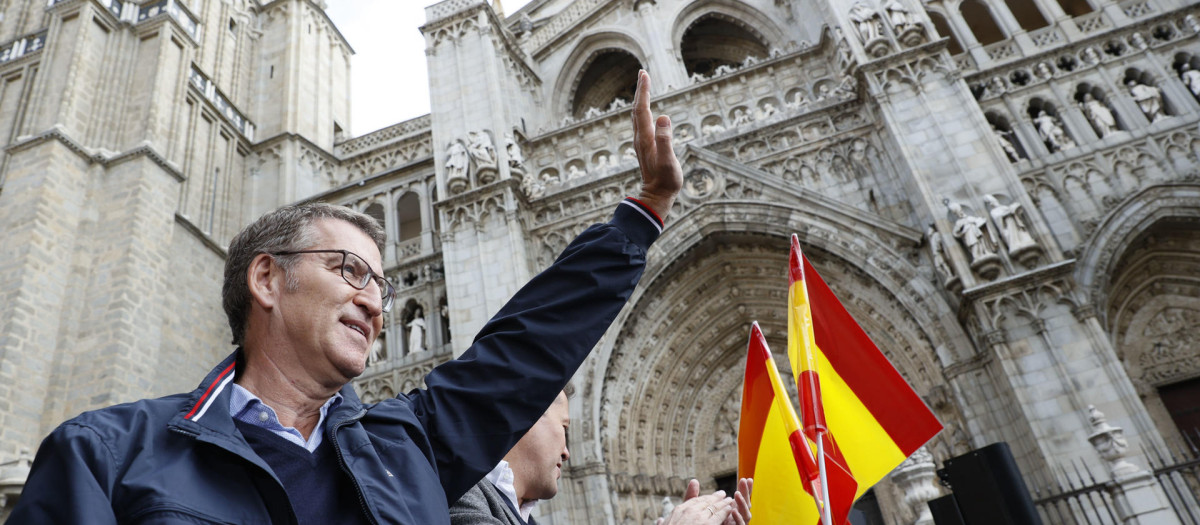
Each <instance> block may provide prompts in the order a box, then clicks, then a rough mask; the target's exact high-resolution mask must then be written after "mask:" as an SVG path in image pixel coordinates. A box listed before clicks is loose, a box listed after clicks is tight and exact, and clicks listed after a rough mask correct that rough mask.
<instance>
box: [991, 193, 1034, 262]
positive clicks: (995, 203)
mask: <svg viewBox="0 0 1200 525" xmlns="http://www.w3.org/2000/svg"><path fill="white" fill-rule="evenodd" d="M983 202H984V203H986V204H987V206H988V208H991V211H990V212H989V213H991V215H992V221H994V222H995V223H996V225H998V226H999V227H1000V237H1001V238H1003V239H1004V244H1006V245H1008V253H1014V254H1015V253H1016V252H1019V251H1022V250H1025V249H1028V248H1031V247H1034V246H1037V243H1035V242H1034V240H1033V237H1032V236H1030V235H1029V229H1028V228H1027V227H1026V226H1025V221H1024V220H1023V219H1022V218H1021V215H1020V212H1021V203H1019V202H1013V203H1011V204H1008V205H1002V204H1000V201H999V200H997V199H996V196H995V195H984V196H983Z"/></svg>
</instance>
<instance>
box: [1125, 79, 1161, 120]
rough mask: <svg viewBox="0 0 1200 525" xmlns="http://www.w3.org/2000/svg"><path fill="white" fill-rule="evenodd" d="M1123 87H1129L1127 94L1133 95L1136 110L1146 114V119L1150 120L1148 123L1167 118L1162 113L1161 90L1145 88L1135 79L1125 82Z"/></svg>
mask: <svg viewBox="0 0 1200 525" xmlns="http://www.w3.org/2000/svg"><path fill="white" fill-rule="evenodd" d="M1125 85H1126V86H1128V87H1129V94H1130V95H1133V101H1134V102H1137V105H1138V108H1140V109H1141V110H1142V113H1145V114H1146V118H1147V119H1150V122H1158V121H1159V120H1161V119H1162V118H1164V117H1166V116H1167V115H1166V114H1165V113H1163V102H1162V90H1161V89H1158V88H1157V87H1155V86H1147V85H1146V84H1143V83H1141V82H1138V80H1137V79H1135V78H1131V79H1129V80H1126V81H1125Z"/></svg>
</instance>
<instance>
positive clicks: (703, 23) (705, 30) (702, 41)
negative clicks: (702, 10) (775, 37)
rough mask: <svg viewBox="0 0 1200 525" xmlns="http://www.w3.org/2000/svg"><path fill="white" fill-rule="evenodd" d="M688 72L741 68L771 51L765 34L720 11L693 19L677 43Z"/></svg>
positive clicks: (689, 73) (703, 73) (696, 72)
mask: <svg viewBox="0 0 1200 525" xmlns="http://www.w3.org/2000/svg"><path fill="white" fill-rule="evenodd" d="M678 46H679V52H680V55H681V58H682V59H683V67H684V69H685V70H686V71H687V74H688V75H696V74H699V75H704V76H711V75H712V74H713V73H714V72H715V70H716V69H717V68H718V67H721V66H727V67H738V66H740V65H741V64H742V63H743V62H744V61H745V60H746V59H748V58H757V59H763V58H766V57H767V55H769V54H770V50H769V49H768V47H767V43H766V42H765V40H764V38H763V36H762V35H761V34H760V33H759V32H758V31H757V30H756V29H755V28H753V27H751V26H749V25H747V24H746V23H745V22H742V21H741V20H739V19H737V18H733V17H731V16H729V15H725V14H722V13H719V12H709V13H706V14H704V15H703V16H701V17H700V18H697V19H696V20H694V21H693V22H692V23H691V24H690V25H689V26H688V27H687V29H686V30H685V31H684V33H683V36H682V37H681V38H680V41H679V42H678Z"/></svg>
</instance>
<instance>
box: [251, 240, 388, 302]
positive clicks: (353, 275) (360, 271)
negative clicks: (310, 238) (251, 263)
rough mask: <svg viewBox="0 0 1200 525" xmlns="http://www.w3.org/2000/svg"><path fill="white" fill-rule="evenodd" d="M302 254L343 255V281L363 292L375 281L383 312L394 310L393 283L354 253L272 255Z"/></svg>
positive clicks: (325, 251) (278, 253) (305, 251)
mask: <svg viewBox="0 0 1200 525" xmlns="http://www.w3.org/2000/svg"><path fill="white" fill-rule="evenodd" d="M302 253H340V254H342V264H341V267H340V268H341V271H342V279H345V280H346V284H349V285H350V286H353V287H354V288H356V289H359V290H362V289H365V288H366V287H367V284H369V283H370V282H371V280H372V279H374V280H375V285H376V286H378V287H379V295H380V298H381V299H383V311H384V312H390V311H391V310H392V303H393V302H395V300H396V289H395V288H393V287H392V283H390V282H388V280H387V279H386V278H384V277H383V276H382V275H379V274H377V273H375V270H372V269H371V265H369V264H367V261H364V260H363V258H362V257H359V256H358V255H357V254H355V253H354V252H349V251H346V250H297V251H294V252H275V253H272V254H270V255H299V254H302Z"/></svg>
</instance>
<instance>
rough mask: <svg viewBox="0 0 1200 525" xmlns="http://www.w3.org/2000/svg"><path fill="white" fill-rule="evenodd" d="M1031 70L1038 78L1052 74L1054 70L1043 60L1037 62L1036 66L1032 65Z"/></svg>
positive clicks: (1044, 77)
mask: <svg viewBox="0 0 1200 525" xmlns="http://www.w3.org/2000/svg"><path fill="white" fill-rule="evenodd" d="M1033 72H1034V73H1036V74H1037V76H1038V78H1042V79H1046V78H1050V77H1052V76H1054V71H1053V70H1051V69H1050V65H1049V64H1047V63H1045V62H1038V63H1037V65H1036V66H1033Z"/></svg>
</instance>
